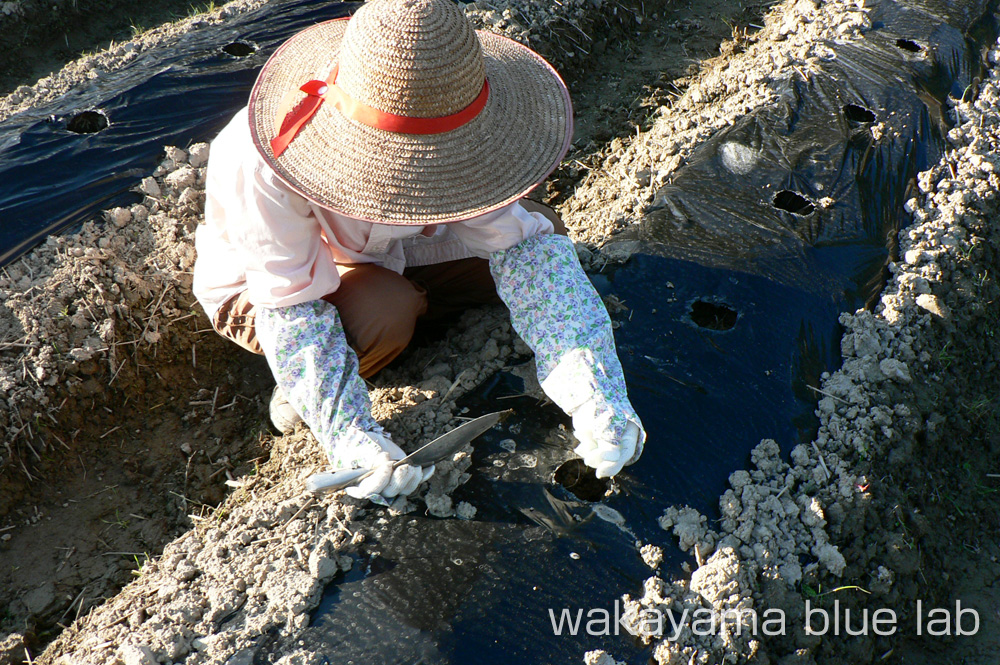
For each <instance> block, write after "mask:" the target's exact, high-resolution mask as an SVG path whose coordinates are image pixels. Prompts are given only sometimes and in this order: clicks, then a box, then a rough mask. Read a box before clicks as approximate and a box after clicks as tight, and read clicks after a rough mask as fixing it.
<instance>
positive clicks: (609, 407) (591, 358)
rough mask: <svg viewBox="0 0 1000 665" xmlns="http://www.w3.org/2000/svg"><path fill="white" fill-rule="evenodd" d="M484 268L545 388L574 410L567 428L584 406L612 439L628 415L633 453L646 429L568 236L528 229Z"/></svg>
mask: <svg viewBox="0 0 1000 665" xmlns="http://www.w3.org/2000/svg"><path fill="white" fill-rule="evenodd" d="M490 271H491V272H492V274H493V279H494V280H495V281H496V284H497V292H498V293H499V294H500V297H501V299H503V301H504V303H506V305H507V307H508V308H509V309H510V313H511V322H512V324H513V326H514V329H515V330H517V332H518V334H519V335H520V336H521V337H522V338H523V339H524V341H525V343H526V344H527V345H528V346H529V347H530V348H531V349H532V351H534V352H535V362H536V364H537V367H538V381H539V383H540V384H541V386H542V390H544V391H545V394H546V395H548V396H549V398H550V399H552V401H553V402H555V403H556V405H557V406H559V407H560V408H561V409H562V410H563V411H565V412H566V413H568V414H570V415H573V416H574V428H577V417H576V414H577V413H580V412H583V411H586V412H587V417H588V419H590V420H591V421H594V422H593V423H592V424H593V425H594V429H595V430H599V431H601V432H603V433H604V435H603V436H602V437H600V438H603V439H604V440H606V441H610V442H615V441H619V440H620V439H621V437H622V436H623V435H624V433H625V428H626V426H627V425H628V424H629V423H630V422H631V423H633V424H634V425H635V426H638V428H639V430H640V434H639V440H638V442H637V445H636V450H635V454H634V455H632V457H631V459H629V460H626V461H625V462H626V463H631V462H633V461H635V460H636V459H637V458H638V456H639V454H640V453H641V452H642V445H643V443H644V442H645V438H646V435H645V432H644V431H642V423H641V422H640V421H639V417H638V416H637V415H636V413H635V410H634V409H633V408H632V405H631V403H630V402H629V399H628V393H627V391H626V388H625V377H624V374H623V372H622V366H621V362H620V361H619V359H618V354H617V351H616V349H615V340H614V335H613V334H612V328H611V319H610V317H609V316H608V312H607V309H605V307H604V303H603V302H601V298H600V296H599V295H598V294H597V291H596V290H595V289H594V287H593V285H592V284H591V283H590V280H589V279H588V278H587V275H586V274H585V273H584V272H583V269H582V268H581V267H580V262H579V259H577V256H576V251H575V250H574V248H573V243H572V241H570V240H569V238H566V237H564V236H560V235H548V234H546V235H535V236H531V237H529V238H528V239H526V240H524V241H522V242H521V243H519V244H517V245H515V246H514V247H511V248H510V249H506V250H502V251H499V252H494V253H493V254H492V255H491V256H490ZM582 407H583V408H582Z"/></svg>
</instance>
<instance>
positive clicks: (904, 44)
mask: <svg viewBox="0 0 1000 665" xmlns="http://www.w3.org/2000/svg"><path fill="white" fill-rule="evenodd" d="M896 46H898V47H899V48H901V49H903V50H904V51H909V52H910V53H920V52H921V51H923V50H924V47H923V46H921V45H920V44H918V43H916V42H915V41H913V40H912V39H897V40H896Z"/></svg>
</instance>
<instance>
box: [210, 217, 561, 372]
mask: <svg viewBox="0 0 1000 665" xmlns="http://www.w3.org/2000/svg"><path fill="white" fill-rule="evenodd" d="M521 204H522V205H523V206H524V207H525V208H527V209H528V210H529V211H532V212H541V213H542V214H544V215H545V216H546V217H548V218H549V219H550V220H551V221H552V223H553V225H554V226H555V229H556V233H559V234H561V235H566V227H565V226H564V225H563V223H562V220H560V219H559V217H558V215H557V214H556V213H555V211H553V210H552V209H551V208H548V207H547V206H544V205H542V204H540V203H536V202H534V201H530V200H527V199H525V200H523V201H522V202H521ZM337 270H338V271H339V272H340V287H339V288H338V289H337V290H336V291H335V292H334V293H331V294H329V295H326V296H324V297H323V300H326V301H327V302H329V303H330V304H332V305H334V306H335V307H336V308H337V311H338V312H339V314H340V320H341V323H342V324H343V326H344V333H345V334H346V336H347V343H348V344H350V345H351V348H353V349H354V351H355V353H357V355H358V361H359V363H360V365H361V368H360V374H361V376H362V377H364V378H368V377H370V376H372V375H374V374H375V373H377V372H378V371H379V370H380V369H382V368H383V367H385V366H386V365H388V364H389V363H390V362H392V361H393V359H395V358H396V357H397V356H399V354H400V353H402V352H403V350H404V349H406V347H407V345H408V344H409V343H410V341H411V340H412V339H413V336H414V334H415V333H416V332H417V331H418V329H429V328H433V327H434V326H435V325H441V324H445V323H447V322H448V321H449V320H450V319H452V318H454V317H456V316H457V315H459V314H461V313H462V312H463V311H464V310H466V309H468V308H470V307H475V306H477V305H485V304H490V303H499V302H500V297H499V296H498V295H497V292H496V284H495V283H494V282H493V276H492V275H491V274H490V269H489V262H488V261H487V260H486V259H477V258H471V259H459V260H458V261H447V262H445V263H437V264H434V265H429V266H420V267H418V268H407V269H406V270H404V271H403V274H402V275H400V274H398V273H395V272H393V271H391V270H388V269H386V268H383V267H381V266H377V265H374V264H372V263H363V264H357V265H346V266H337ZM254 309H255V308H254V305H253V304H252V303H251V302H250V301H249V300H248V299H247V294H246V291H243V292H242V293H239V294H237V295H235V296H233V297H232V298H230V299H229V300H227V301H226V302H225V303H224V304H223V305H222V307H220V308H219V311H218V312H217V313H216V315H215V318H214V319H213V321H212V326H213V327H214V328H215V330H216V331H217V332H218V333H219V334H220V335H222V336H223V337H225V338H226V339H229V340H231V341H233V342H236V343H237V344H239V345H240V346H242V347H243V348H244V349H247V350H248V351H252V352H253V353H257V354H263V351H262V350H261V348H260V344H259V343H258V342H257V333H256V329H255V327H254V316H255V312H254Z"/></svg>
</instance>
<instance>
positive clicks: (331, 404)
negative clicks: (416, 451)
mask: <svg viewBox="0 0 1000 665" xmlns="http://www.w3.org/2000/svg"><path fill="white" fill-rule="evenodd" d="M256 327H257V338H258V340H259V341H260V346H261V348H262V349H263V350H264V356H265V357H266V358H267V362H268V364H269V365H270V366H271V372H272V373H273V374H274V378H275V379H276V380H277V382H278V385H279V386H281V389H282V390H283V391H284V393H285V397H286V398H287V399H288V402H289V404H291V405H292V406H293V407H294V408H295V410H296V411H297V412H298V413H299V415H301V416H302V419H303V420H304V421H305V422H306V424H307V425H309V428H310V430H312V433H313V435H314V436H315V437H316V439H317V441H319V443H320V446H321V447H322V449H323V451H324V452H325V453H326V454H327V457H328V458H329V459H330V464H331V465H332V466H333V467H334V468H335V469H339V468H360V467H366V466H369V465H370V460H371V459H373V458H374V456H376V455H377V454H378V453H380V452H382V447H381V446H380V445H379V444H378V443H376V442H375V441H374V440H373V439H372V438H371V437H369V436H368V435H367V433H377V434H384V432H383V430H382V427H381V426H380V425H379V424H378V423H377V422H375V419H374V418H372V415H371V403H370V401H369V399H368V388H367V387H366V386H365V383H364V381H363V380H362V379H361V375H360V374H358V358H357V355H356V354H355V353H354V350H353V349H351V348H350V347H349V346H348V345H347V338H346V337H345V335H344V328H343V326H342V324H341V322H340V315H339V314H338V313H337V308H336V307H334V306H333V305H331V304H330V303H328V302H326V301H325V300H314V301H311V302H307V303H302V304H299V305H291V306H289V307H275V308H270V307H262V308H259V309H258V314H257V318H256Z"/></svg>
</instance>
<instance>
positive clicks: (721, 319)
mask: <svg viewBox="0 0 1000 665" xmlns="http://www.w3.org/2000/svg"><path fill="white" fill-rule="evenodd" d="M739 318H740V315H739V312H737V311H736V310H735V309H733V308H732V307H727V306H726V305H723V304H721V303H717V302H706V301H704V300H697V301H695V302H693V303H691V320H692V321H694V322H695V323H697V324H698V325H699V326H700V327H702V328H708V329H709V330H731V329H732V328H733V327H734V326H735V325H736V321H737V319H739Z"/></svg>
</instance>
